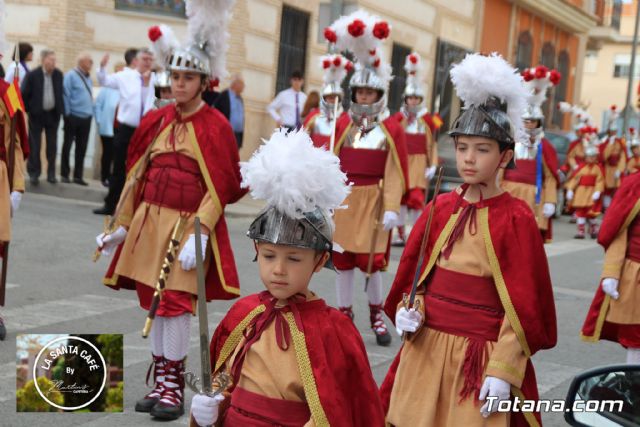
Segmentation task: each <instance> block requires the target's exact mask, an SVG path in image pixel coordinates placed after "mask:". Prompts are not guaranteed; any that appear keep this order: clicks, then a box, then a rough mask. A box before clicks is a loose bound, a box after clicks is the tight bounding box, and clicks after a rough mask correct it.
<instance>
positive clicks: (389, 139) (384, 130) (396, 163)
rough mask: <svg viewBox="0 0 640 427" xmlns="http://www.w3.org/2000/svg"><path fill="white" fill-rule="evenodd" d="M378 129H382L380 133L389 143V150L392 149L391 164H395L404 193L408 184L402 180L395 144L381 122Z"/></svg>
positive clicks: (401, 170)
mask: <svg viewBox="0 0 640 427" xmlns="http://www.w3.org/2000/svg"><path fill="white" fill-rule="evenodd" d="M380 129H382V132H383V133H384V135H385V136H386V137H387V141H388V142H389V145H390V146H391V148H393V149H392V150H390V151H391V155H392V156H393V162H394V163H395V165H396V167H397V168H398V170H399V171H400V181H402V190H403V191H404V190H406V189H407V188H408V183H407V182H406V181H405V180H404V172H405V171H404V170H403V169H402V163H401V162H400V157H399V155H398V149H397V148H396V142H395V141H394V140H393V138H391V134H390V133H389V131H388V130H387V128H386V126H385V125H384V123H382V122H381V123H380Z"/></svg>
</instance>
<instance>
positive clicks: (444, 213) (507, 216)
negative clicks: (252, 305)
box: [381, 191, 557, 426]
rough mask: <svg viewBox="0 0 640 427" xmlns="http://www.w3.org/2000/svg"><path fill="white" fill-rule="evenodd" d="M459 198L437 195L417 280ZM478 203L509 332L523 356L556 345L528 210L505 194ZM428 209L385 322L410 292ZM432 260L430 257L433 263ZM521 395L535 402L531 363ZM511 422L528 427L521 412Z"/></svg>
mask: <svg viewBox="0 0 640 427" xmlns="http://www.w3.org/2000/svg"><path fill="white" fill-rule="evenodd" d="M458 197H459V195H458V194H457V192H455V191H452V192H451V193H447V194H441V195H439V196H438V198H437V203H436V210H435V214H434V217H433V223H432V224H431V230H430V233H429V237H428V240H427V249H426V255H425V261H424V264H423V269H422V274H421V277H422V276H423V275H424V274H425V273H426V269H427V268H428V267H432V265H429V264H432V262H428V261H429V260H430V259H431V258H432V251H433V250H434V247H435V245H436V241H437V240H438V237H439V236H440V234H441V233H442V232H443V230H445V226H446V225H447V224H448V223H450V221H449V220H450V218H451V215H452V213H453V208H454V205H455V202H456V200H457V198H458ZM483 205H484V206H485V207H486V208H487V209H488V211H486V210H485V209H481V210H480V211H479V212H478V229H479V230H478V232H482V230H483V228H484V227H485V225H483V224H485V223H483V221H484V220H483V217H484V215H485V213H483V211H485V212H486V215H487V220H486V221H487V223H486V224H487V225H486V226H487V227H488V230H487V229H485V232H488V233H489V234H490V237H491V239H490V243H491V245H492V247H493V250H494V252H495V256H493V254H492V253H491V252H489V258H490V261H492V265H495V266H496V270H494V281H495V282H496V287H497V288H498V291H499V293H500V290H501V289H502V290H503V291H506V294H507V295H508V298H506V297H507V295H504V294H501V300H502V303H503V306H504V309H505V313H509V312H512V313H514V316H515V318H510V319H509V320H510V322H511V324H512V325H516V326H514V330H515V332H516V335H518V338H519V340H520V343H521V345H522V346H523V349H524V351H525V354H527V355H528V356H531V355H533V354H535V353H536V352H537V351H538V350H542V349H548V348H552V347H554V346H555V345H556V341H557V328H556V312H555V304H554V300H553V291H552V288H551V278H550V276H549V267H548V264H547V257H546V254H545V252H544V247H543V242H542V239H541V237H540V232H539V231H538V225H537V223H536V221H535V218H534V216H533V213H532V212H531V208H529V206H528V205H527V204H526V203H525V202H523V201H522V200H519V199H516V198H514V197H513V196H511V195H510V194H509V193H507V192H505V193H503V194H501V195H499V196H496V197H493V198H491V199H488V200H485V201H484V202H483ZM430 207H431V202H430V203H429V204H428V205H427V206H426V208H425V209H424V211H423V214H422V215H421V216H420V218H419V219H418V221H417V222H416V225H415V226H414V227H413V230H414V231H412V232H411V235H410V236H409V240H408V241H407V245H406V247H405V249H404V252H403V254H402V258H401V259H400V265H399V267H398V272H397V273H396V277H395V280H394V282H393V285H392V287H391V291H390V292H389V295H388V297H387V300H386V302H385V312H386V313H387V316H389V318H390V319H395V313H396V308H397V306H398V304H399V303H400V301H401V300H402V295H403V294H405V293H406V294H409V293H410V291H411V285H412V283H413V278H414V274H415V270H416V268H417V264H418V257H419V252H420V244H421V240H422V235H423V231H424V229H425V224H426V222H427V217H428V213H429V210H430ZM440 249H441V248H440ZM436 258H437V257H436V256H435V254H434V257H433V262H435V259H436ZM427 280H428V278H427ZM427 310H428V308H427ZM399 356H400V355H399ZM398 361H399V359H398V358H397V360H396V361H395V362H394V364H393V365H392V367H391V369H390V371H389V373H388V374H387V378H386V379H385V381H384V383H383V385H382V387H381V393H382V396H383V404H385V405H388V401H389V397H390V395H391V388H392V386H393V380H394V377H395V370H396V368H397V362H398ZM521 391H522V394H523V395H524V397H525V398H526V399H537V398H538V389H537V385H536V380H535V373H534V370H533V365H532V364H531V361H529V362H528V364H527V370H526V372H525V378H524V381H523V383H522V388H521ZM536 417H537V418H538V420H539V414H536ZM512 420H513V421H512V422H513V423H515V424H513V425H516V426H520V425H527V424H526V420H525V418H524V417H523V415H522V413H514V415H513V417H512Z"/></svg>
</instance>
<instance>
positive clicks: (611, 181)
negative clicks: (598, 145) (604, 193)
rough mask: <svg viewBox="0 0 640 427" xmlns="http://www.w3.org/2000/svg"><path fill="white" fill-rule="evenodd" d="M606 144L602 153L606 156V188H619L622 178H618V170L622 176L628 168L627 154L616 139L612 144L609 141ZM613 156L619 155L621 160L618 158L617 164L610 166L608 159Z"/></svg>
mask: <svg viewBox="0 0 640 427" xmlns="http://www.w3.org/2000/svg"><path fill="white" fill-rule="evenodd" d="M616 139H617V138H616ZM606 144H607V146H606V147H605V148H604V152H603V153H602V157H603V158H604V172H605V188H618V187H619V186H620V178H619V177H618V178H616V172H618V174H619V175H620V176H622V174H624V171H625V170H626V168H627V155H626V153H625V152H624V151H625V150H624V148H623V147H622V146H621V144H620V143H619V142H617V141H616V142H614V143H612V144H609V143H608V142H607V143H606ZM611 156H619V158H620V160H618V164H617V165H616V166H609V163H607V159H608V158H609V157H611Z"/></svg>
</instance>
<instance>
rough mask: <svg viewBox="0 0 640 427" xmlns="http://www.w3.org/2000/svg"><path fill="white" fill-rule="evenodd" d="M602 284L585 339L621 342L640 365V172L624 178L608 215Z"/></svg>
mask: <svg viewBox="0 0 640 427" xmlns="http://www.w3.org/2000/svg"><path fill="white" fill-rule="evenodd" d="M598 243H600V244H601V245H602V246H603V247H604V249H605V255H604V266H603V267H602V276H601V279H600V286H598V290H597V291H596V295H595V297H594V299H593V302H592V303H591V308H590V309H589V313H588V314H587V318H586V320H585V322H584V325H583V326H582V334H581V335H582V339H583V340H585V341H589V342H596V341H598V340H600V339H604V340H608V341H613V342H617V343H619V344H620V345H622V346H623V347H625V348H626V349H627V363H634V364H640V315H639V314H638V306H639V305H640V286H638V285H639V284H640V174H634V175H631V176H629V177H627V178H626V179H625V180H623V182H622V185H621V186H620V188H619V189H618V191H617V192H616V195H615V196H614V197H613V201H612V203H611V206H610V209H608V210H607V213H606V214H605V216H604V220H603V221H602V227H601V228H600V233H599V234H598Z"/></svg>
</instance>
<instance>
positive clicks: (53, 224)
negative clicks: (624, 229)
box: [0, 184, 625, 427]
mask: <svg viewBox="0 0 640 427" xmlns="http://www.w3.org/2000/svg"><path fill="white" fill-rule="evenodd" d="M59 185H60V184H59ZM92 200H95V199H92V198H90V197H87V198H84V197H83V200H75V199H64V198H60V197H52V196H48V195H43V194H33V193H27V194H26V195H25V197H24V199H23V202H22V206H21V208H20V211H19V212H18V214H17V216H16V218H14V227H15V228H14V234H13V240H12V242H11V260H10V261H11V263H10V269H9V277H8V282H9V285H8V291H7V303H6V306H5V307H4V308H2V309H1V311H0V312H1V313H2V315H3V317H4V319H5V322H6V325H7V329H8V336H7V339H6V340H5V341H4V342H0V414H2V415H0V425H1V426H44V425H50V424H51V423H56V424H57V425H65V426H77V425H84V426H92V427H102V426H115V425H117V426H147V425H148V426H151V425H153V426H157V425H158V423H157V422H155V421H151V419H150V417H149V415H148V414H139V413H136V412H134V410H133V407H134V404H135V401H136V400H137V399H139V398H140V397H142V396H143V395H144V394H146V393H147V388H146V386H145V384H144V378H145V375H146V372H147V368H148V366H149V361H150V351H149V344H148V343H147V342H146V341H145V340H144V339H143V338H142V337H141V335H140V331H141V330H142V326H143V324H144V320H145V317H146V313H145V312H144V311H143V310H141V309H140V308H139V307H138V306H137V299H136V296H135V294H134V293H133V292H131V291H114V290H112V289H109V288H107V287H106V286H104V285H102V284H101V278H102V275H103V273H104V272H105V271H106V269H107V265H108V259H101V260H100V261H99V262H97V263H93V262H92V261H91V257H92V254H93V251H94V250H95V240H94V236H95V235H97V234H98V233H100V232H101V230H102V226H103V218H102V217H99V216H96V215H93V214H92V213H91V209H93V208H95V207H97V206H99V205H98V203H96V202H95V201H92ZM259 207H260V206H259V205H257V204H256V203H255V202H253V203H252V202H246V201H243V202H242V203H240V204H239V205H237V206H234V207H232V208H231V209H230V211H231V212H230V215H229V218H228V225H229V231H230V234H231V241H232V245H233V248H234V251H235V257H236V263H237V266H238V271H239V274H240V283H241V287H242V294H243V295H247V294H250V293H254V292H258V291H260V290H262V289H263V286H262V283H261V282H260V280H259V277H258V274H257V267H256V265H255V264H254V263H253V262H252V261H253V258H254V249H253V244H252V243H251V241H250V240H249V239H248V238H247V237H246V235H245V232H246V230H247V228H248V226H249V224H250V222H251V218H250V215H252V214H254V213H255V212H256V211H257V210H258V209H259ZM574 227H575V226H574V225H571V224H569V223H568V218H567V217H562V218H561V219H560V220H558V221H556V223H555V225H554V229H555V233H556V236H555V237H556V238H555V241H554V243H551V244H548V245H546V250H547V254H548V257H549V265H550V268H551V274H552V279H553V285H554V294H555V301H556V309H557V316H558V337H559V341H558V342H559V344H558V345H557V346H556V347H555V348H554V349H552V350H547V351H542V352H540V353H538V354H537V355H535V356H534V358H533V362H534V365H535V367H536V374H537V378H538V385H539V389H540V394H541V396H542V398H549V399H562V398H564V397H565V395H566V392H567V388H568V386H569V383H570V381H571V379H572V377H573V376H574V375H576V374H577V373H579V372H581V371H583V370H585V369H589V368H592V367H595V366H600V365H605V364H612V363H619V362H624V359H625V352H624V350H623V349H622V348H621V347H619V346H617V345H614V344H611V343H606V342H602V343H598V344H587V343H583V342H581V341H580V338H579V331H580V326H581V324H582V321H583V319H584V316H585V314H586V312H587V309H588V307H589V304H590V302H591V298H592V296H593V292H594V290H595V287H596V284H597V281H598V277H599V274H600V269H601V267H602V255H603V252H602V249H601V248H600V247H599V246H597V245H596V243H595V242H594V241H592V240H589V239H587V240H583V241H577V240H574V239H573V238H572V237H573V234H574V232H575V228H574ZM513 244H514V245H517V244H518V242H514V243H513ZM400 255H401V250H400V249H397V248H394V249H393V251H392V261H391V265H390V269H389V272H388V273H386V274H385V276H384V284H385V286H386V287H387V289H388V287H389V285H390V283H391V281H392V278H393V274H394V271H395V270H396V268H397V265H398V260H399V258H400ZM527 261H528V260H522V262H527ZM334 278H335V273H333V272H332V271H329V270H326V271H322V272H320V273H319V274H317V275H316V276H314V279H313V282H312V290H313V291H314V292H316V293H317V294H318V295H319V296H321V297H322V298H324V299H325V300H326V301H327V303H328V304H330V305H335V290H334ZM360 279H361V280H360V282H359V285H358V290H357V291H356V301H355V307H354V311H355V323H356V325H357V327H358V329H359V330H360V332H361V333H362V336H363V339H364V342H365V345H366V349H367V353H368V355H369V360H370V363H371V367H372V369H373V373H374V375H375V378H376V380H377V381H378V382H381V381H382V379H383V378H384V376H385V374H386V371H387V369H388V367H389V364H390V363H391V361H392V359H393V358H394V357H395V355H396V353H397V351H398V349H399V347H400V339H399V338H398V337H397V336H395V332H394V339H393V343H392V345H391V346H390V347H386V348H385V347H379V346H377V345H376V344H375V337H374V335H373V333H372V332H371V330H370V329H369V320H368V319H369V314H368V307H367V303H366V295H365V293H364V279H363V278H362V277H360ZM231 304H232V302H217V301H216V302H211V303H209V305H208V310H209V314H210V318H209V326H210V331H213V329H214V328H215V326H216V325H217V323H218V322H219V321H220V319H221V318H222V317H223V316H224V314H225V312H226V310H227V309H228V308H229V307H230V306H231ZM191 324H192V329H191V340H190V350H189V357H188V360H187V365H188V369H192V370H196V371H197V369H198V366H199V361H198V357H199V356H198V331H197V322H196V318H195V317H194V318H193V319H192V323H191ZM388 325H391V323H390V322H388ZM21 333H51V334H53V333H73V334H98V333H121V334H124V343H125V353H124V365H125V375H124V382H125V408H124V413H114V414H102V413H64V414H38V413H20V414H17V413H16V412H15V407H16V403H15V381H16V380H15V376H16V375H15V373H16V335H17V334H21ZM336 333H339V331H336ZM191 396H192V393H191V391H187V392H186V402H187V410H188V404H189V402H190V401H191ZM417 398H419V397H417ZM543 421H544V424H545V425H546V426H564V425H566V424H565V422H564V420H563V415H562V414H543ZM187 424H188V420H187V417H186V416H185V417H182V418H181V419H180V420H177V421H174V422H167V423H163V425H187Z"/></svg>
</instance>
